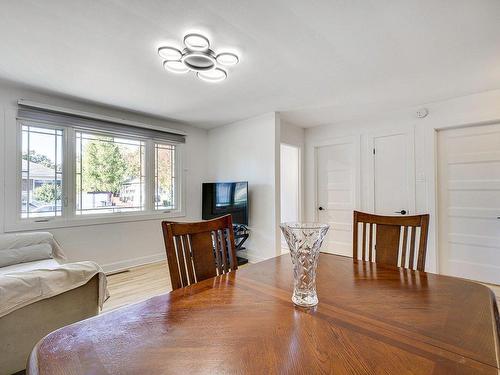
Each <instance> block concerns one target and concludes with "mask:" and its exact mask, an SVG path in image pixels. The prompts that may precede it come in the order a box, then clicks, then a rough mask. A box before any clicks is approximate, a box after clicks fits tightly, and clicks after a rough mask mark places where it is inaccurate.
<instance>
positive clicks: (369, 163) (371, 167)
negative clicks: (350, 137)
mask: <svg viewBox="0 0 500 375" xmlns="http://www.w3.org/2000/svg"><path fill="white" fill-rule="evenodd" d="M393 135H405V136H406V137H407V147H406V166H407V168H408V170H409V173H408V176H407V180H406V188H407V191H408V195H409V201H408V205H409V207H408V208H407V210H408V213H409V214H411V215H414V214H415V213H416V175H415V171H416V168H415V162H416V160H415V128H414V127H413V126H412V127H407V128H402V129H380V130H377V131H374V132H369V133H367V134H365V136H364V145H363V149H364V150H365V153H364V156H365V158H364V165H366V176H367V177H366V182H365V184H364V193H365V194H364V197H365V201H364V207H365V208H366V209H368V210H370V211H372V212H375V158H374V154H373V150H374V149H375V138H379V137H383V136H393Z"/></svg>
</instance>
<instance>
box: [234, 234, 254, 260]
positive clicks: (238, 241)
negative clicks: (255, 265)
mask: <svg viewBox="0 0 500 375" xmlns="http://www.w3.org/2000/svg"><path fill="white" fill-rule="evenodd" d="M233 231H234V242H235V250H236V259H237V261H238V266H241V265H243V264H247V263H248V259H247V258H243V257H241V256H238V254H237V253H238V252H239V251H241V250H246V248H245V247H244V246H243V244H244V243H245V241H246V240H247V238H248V236H249V234H250V231H249V230H248V228H247V226H246V225H243V224H233Z"/></svg>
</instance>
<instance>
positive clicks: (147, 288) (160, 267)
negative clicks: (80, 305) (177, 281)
mask: <svg viewBox="0 0 500 375" xmlns="http://www.w3.org/2000/svg"><path fill="white" fill-rule="evenodd" d="M108 289H109V294H110V297H109V299H108V300H107V301H106V302H105V303H104V307H103V311H110V310H113V309H116V308H118V307H121V306H124V305H129V304H132V303H136V302H139V301H142V300H145V299H147V298H151V297H153V296H156V295H158V294H163V293H167V292H170V291H171V290H172V286H171V284H170V275H169V273H168V266H167V263H166V262H158V263H152V264H147V265H145V266H140V267H134V268H131V269H130V271H126V272H121V273H117V274H114V275H110V276H108Z"/></svg>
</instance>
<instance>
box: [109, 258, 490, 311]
mask: <svg viewBox="0 0 500 375" xmlns="http://www.w3.org/2000/svg"><path fill="white" fill-rule="evenodd" d="M241 267H244V266H240V268H241ZM484 285H486V286H487V287H489V288H490V289H491V290H493V292H494V293H495V294H496V296H497V301H498V304H499V305H500V285H491V284H484ZM108 288H109V293H110V295H111V296H110V297H109V299H108V300H107V301H106V302H105V303H104V308H103V311H110V310H113V309H116V308H118V307H121V306H124V305H129V304H131V303H136V302H139V301H142V300H145V299H147V298H151V297H153V296H156V295H158V294H163V293H167V292H170V291H171V290H172V286H171V284H170V275H169V273H168V266H167V263H166V262H158V263H152V264H147V265H145V266H140V267H134V268H131V269H130V271H126V272H122V273H117V274H115V275H110V276H108Z"/></svg>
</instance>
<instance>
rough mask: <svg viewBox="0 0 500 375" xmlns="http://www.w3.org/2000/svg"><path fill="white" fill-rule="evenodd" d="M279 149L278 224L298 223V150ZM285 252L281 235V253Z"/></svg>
mask: <svg viewBox="0 0 500 375" xmlns="http://www.w3.org/2000/svg"><path fill="white" fill-rule="evenodd" d="M280 148H281V155H280V222H281V223H287V222H294V221H300V202H301V201H300V191H301V190H300V185H301V179H300V165H301V163H300V149H299V148H298V147H297V146H292V145H289V144H286V143H282V144H281V147H280ZM287 250H288V246H287V244H286V241H285V238H284V236H283V235H281V252H282V253H283V252H284V251H285V252H286V251H287Z"/></svg>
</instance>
